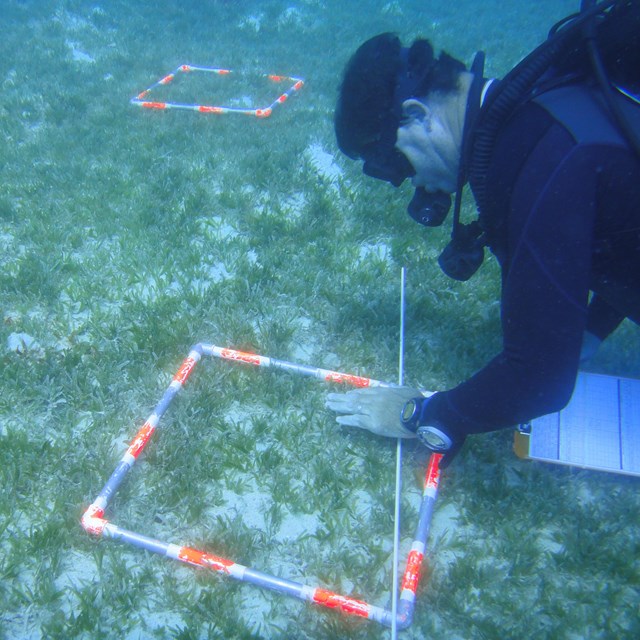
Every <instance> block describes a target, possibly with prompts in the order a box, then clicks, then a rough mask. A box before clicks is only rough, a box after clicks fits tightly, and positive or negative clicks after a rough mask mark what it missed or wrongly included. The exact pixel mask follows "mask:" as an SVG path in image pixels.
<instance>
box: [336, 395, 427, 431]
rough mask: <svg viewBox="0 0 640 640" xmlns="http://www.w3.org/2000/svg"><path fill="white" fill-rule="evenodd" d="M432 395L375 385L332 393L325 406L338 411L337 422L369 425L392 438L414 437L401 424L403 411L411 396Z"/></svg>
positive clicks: (366, 426)
mask: <svg viewBox="0 0 640 640" xmlns="http://www.w3.org/2000/svg"><path fill="white" fill-rule="evenodd" d="M423 395H424V396H427V395H431V394H430V393H426V392H425V393H422V392H420V391H418V390H417V389H411V388H410V387H373V388H366V389H354V390H353V391H348V392H347V393H330V394H329V395H328V396H327V402H326V406H327V409H331V410H332V411H335V412H336V413H338V414H341V415H338V417H337V418H336V422H337V423H338V424H341V425H344V426H349V427H359V428H360V429H367V430H368V431H371V433H375V434H376V435H379V436H387V437H389V438H415V437H416V436H415V434H413V433H411V432H410V431H408V430H407V429H405V428H404V427H403V426H402V422H401V421H400V414H401V412H402V409H403V407H404V405H405V403H406V402H407V401H408V400H411V398H419V397H420V396H423Z"/></svg>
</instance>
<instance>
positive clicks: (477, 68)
mask: <svg viewBox="0 0 640 640" xmlns="http://www.w3.org/2000/svg"><path fill="white" fill-rule="evenodd" d="M639 5H640V3H639V2H638V0H626V1H620V0H618V1H613V0H609V1H607V2H599V3H595V2H593V1H592V2H589V1H587V2H583V3H582V7H581V10H580V12H579V13H577V14H575V15H573V16H569V17H568V18H567V19H565V20H563V21H561V22H560V23H558V24H557V25H555V26H554V28H553V29H552V31H551V33H550V35H549V38H548V39H547V41H545V42H544V43H543V44H542V45H541V46H540V47H538V49H536V50H535V51H533V52H532V53H531V54H530V55H529V56H527V57H526V58H525V59H524V60H523V61H522V62H521V63H520V64H519V65H517V66H516V67H515V68H514V69H513V70H512V71H511V72H510V73H509V74H508V75H507V76H506V77H505V78H504V79H503V80H501V81H497V80H489V79H486V78H485V77H484V76H483V60H484V56H483V54H482V53H479V54H477V55H476V58H475V60H474V63H473V65H472V66H471V69H470V70H469V71H468V70H467V69H466V67H465V66H464V65H463V63H461V62H459V61H458V60H455V59H454V58H452V57H451V56H449V55H447V54H446V53H444V52H443V53H441V54H440V55H439V56H438V57H436V56H434V51H433V48H432V46H431V44H430V43H429V42H428V41H427V40H423V39H418V40H416V41H414V42H413V44H412V45H411V47H409V48H405V47H403V46H402V45H401V42H400V40H399V39H398V37H397V36H395V35H393V34H389V33H385V34H381V35H378V36H376V37H374V38H371V39H370V40H368V41H367V42H365V43H364V44H363V45H362V46H360V48H359V49H358V50H357V51H356V53H355V54H354V55H353V57H352V58H351V59H350V61H349V62H348V64H347V66H346V69H345V72H344V76H343V81H342V85H341V88H340V94H339V98H338V102H337V107H336V112H335V131H336V137H337V142H338V146H339V147H340V149H341V151H342V152H343V153H345V154H346V155H347V156H348V157H350V158H352V159H356V160H362V161H363V171H364V173H365V174H366V175H368V176H371V177H373V178H377V179H381V180H385V181H388V182H390V183H391V184H392V185H394V186H396V187H397V186H399V185H400V184H401V183H402V182H403V181H404V180H405V179H407V178H410V179H411V182H412V184H413V186H414V187H415V195H414V196H413V199H412V200H411V202H410V204H409V208H408V210H409V214H410V215H411V216H412V217H413V218H414V219H415V220H416V221H418V222H419V223H421V224H423V225H426V226H435V225H438V224H441V223H442V222H443V220H444V218H445V217H446V215H447V212H448V209H449V206H450V203H451V195H450V194H454V193H455V206H454V213H453V233H452V238H451V242H450V244H449V245H448V246H447V247H446V248H445V250H444V251H443V253H442V255H441V256H440V259H439V263H440V266H441V267H442V269H443V270H444V272H445V273H446V274H447V275H450V276H451V277H453V278H456V279H458V280H467V279H469V278H470V277H471V276H472V275H473V273H474V272H475V271H476V270H477V269H478V267H479V266H480V264H481V262H482V259H483V255H484V248H485V247H488V248H489V249H490V251H491V252H492V253H493V254H494V255H495V257H496V258H497V260H498V262H499V264H500V267H501V270H502V295H501V325H502V334H503V346H502V351H501V353H499V354H498V355H496V356H495V357H494V358H493V359H492V360H491V361H490V362H488V363H487V364H486V366H484V367H483V368H482V369H481V370H480V371H478V372H477V373H475V374H474V375H473V376H472V377H471V378H469V379H468V380H465V381H464V382H462V383H461V384H459V385H458V386H456V387H455V388H453V389H449V390H446V391H441V392H436V393H434V394H432V395H427V394H426V393H421V392H420V391H418V390H416V389H411V388H408V387H391V388H372V389H359V390H355V391H350V392H348V393H346V394H336V393H332V394H329V396H328V399H327V407H328V408H329V409H331V410H333V411H336V412H337V413H338V417H337V421H338V423H340V424H342V425H348V426H355V427H360V428H363V429H367V430H369V431H371V432H373V433H375V434H378V435H384V436H390V437H416V436H417V437H418V438H419V439H420V441H421V442H422V443H423V444H424V445H426V446H427V447H428V448H429V449H431V450H432V451H440V452H443V453H444V454H445V455H444V458H443V460H442V464H441V466H442V467H446V466H447V465H448V464H449V463H450V461H451V459H452V458H453V457H454V456H455V455H456V453H457V452H458V451H459V449H460V448H461V446H462V444H463V443H464V441H465V438H466V436H467V435H470V434H477V433H483V432H487V431H493V430H497V429H502V428H507V427H514V426H516V425H518V424H522V423H526V422H528V421H529V420H531V419H533V418H535V417H538V416H541V415H544V414H548V413H552V412H555V411H559V410H560V409H562V408H563V407H564V406H565V405H566V404H567V403H568V401H569V400H570V398H571V395H572V392H573V388H574V384H575V380H576V376H577V372H578V366H579V363H580V360H581V357H582V358H585V357H586V356H588V355H590V354H593V353H594V352H595V350H596V349H597V346H598V345H599V343H600V342H601V341H602V340H604V339H605V338H606V337H607V336H608V335H609V334H611V333H612V332H613V331H614V330H615V328H616V327H617V326H618V325H619V324H620V323H621V322H622V320H623V319H624V318H630V319H631V320H632V321H634V322H635V323H640V98H639V97H638V96H640V35H639V34H640V6H639ZM467 183H468V184H469V186H470V188H471V191H472V193H473V195H474V199H475V201H476V204H477V207H478V212H479V217H478V219H477V220H475V221H474V222H472V223H471V224H469V225H463V224H462V223H461V222H460V200H461V192H462V189H463V188H464V186H465V184H467Z"/></svg>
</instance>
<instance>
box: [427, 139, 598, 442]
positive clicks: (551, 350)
mask: <svg viewBox="0 0 640 640" xmlns="http://www.w3.org/2000/svg"><path fill="white" fill-rule="evenodd" d="M548 137H549V139H548V140H542V141H541V144H540V145H539V148H538V149H537V150H536V155H535V157H534V158H533V160H535V162H534V163H533V162H531V161H530V162H529V164H530V165H531V166H530V168H527V167H526V166H525V168H524V169H523V172H522V174H521V175H520V177H519V179H518V183H517V185H516V188H515V189H514V190H513V194H512V198H511V205H510V206H511V211H510V214H509V235H508V260H507V265H508V267H507V268H508V271H507V273H506V276H505V278H504V282H503V294H502V330H503V350H502V352H501V353H500V354H499V355H498V356H496V357H495V358H494V359H493V360H492V361H491V362H489V363H488V364H487V366H486V367H484V368H483V369H481V370H480V371H479V372H478V373H476V374H475V375H474V376H472V377H471V378H470V379H469V380H467V381H465V382H463V383H462V384H460V385H458V386H457V387H456V388H454V389H452V390H450V391H446V392H443V393H438V394H436V395H435V396H434V397H433V398H432V400H431V401H430V402H429V405H428V407H427V410H426V412H425V418H426V419H427V420H429V419H432V420H434V421H437V422H439V423H440V424H443V425H445V427H446V428H447V429H448V430H449V431H450V433H452V434H453V435H454V436H455V437H458V438H464V437H465V436H466V435H468V434H470V433H480V432H484V431H491V430H494V429H500V428H505V427H509V426H513V425H516V424H518V423H520V422H525V421H527V420H529V419H531V418H533V417H536V416H539V415H543V414H545V413H551V412H553V411H557V410H559V409H561V408H562V407H563V406H564V405H565V404H566V403H567V402H568V400H569V399H570V396H571V393H572V390H573V385H574V383H575V378H576V374H577V369H578V360H579V355H580V348H581V343H582V335H583V333H584V330H585V326H586V318H587V299H588V291H589V281H588V280H589V273H590V264H591V235H592V229H593V218H594V211H593V202H595V199H594V197H593V195H594V194H593V190H594V189H595V180H594V179H593V173H592V166H591V164H590V163H589V162H588V161H587V159H584V158H581V157H579V154H580V151H576V152H575V153H574V152H573V151H572V147H573V146H574V145H573V141H571V140H570V139H569V138H568V137H567V136H562V135H560V134H559V133H558V132H557V131H555V132H551V133H550V134H549V136H548ZM563 158H564V160H563ZM554 163H555V164H554Z"/></svg>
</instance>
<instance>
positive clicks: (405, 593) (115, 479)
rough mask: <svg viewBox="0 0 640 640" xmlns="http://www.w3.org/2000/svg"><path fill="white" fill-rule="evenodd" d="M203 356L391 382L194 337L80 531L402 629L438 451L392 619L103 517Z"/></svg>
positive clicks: (366, 382) (433, 491) (339, 378)
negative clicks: (124, 527)
mask: <svg viewBox="0 0 640 640" xmlns="http://www.w3.org/2000/svg"><path fill="white" fill-rule="evenodd" d="M203 356H213V357H216V358H221V359H223V360H227V361H233V362H240V363H244V364H248V365H253V366H257V367H265V368H274V369H278V370H281V371H288V372H289V373H292V374H294V375H301V376H307V377H313V378H316V379H318V380H321V381H324V382H330V383H338V384H345V385H349V386H354V387H391V386H395V385H392V384H390V383H387V382H382V381H380V380H374V379H373V378H366V377H362V376H356V375H351V374H347V373H341V372H339V371H331V370H328V369H322V368H319V367H312V366H308V365H303V364H297V363H293V362H287V361H285V360H278V359H276V358H270V357H267V356H261V355H257V354H253V353H246V352H243V351H237V350H235V349H229V348H224V347H218V346H215V345H213V344H205V343H198V344H196V345H195V346H193V347H192V348H191V350H190V352H189V355H188V356H187V358H185V360H184V361H183V362H182V365H181V366H180V368H179V369H178V371H177V373H176V374H175V376H174V377H173V379H172V381H171V383H170V384H169V386H168V388H167V389H166V390H165V392H164V394H163V395H162V398H161V399H160V401H159V402H158V404H157V405H156V407H155V409H154V411H153V413H152V414H151V415H150V416H149V417H148V418H147V420H146V422H145V423H144V424H143V425H142V427H141V428H140V429H139V431H138V433H137V434H136V436H135V438H134V439H133V441H132V442H131V444H130V445H129V448H128V449H127V451H126V452H125V454H124V455H123V457H122V458H121V460H120V462H119V463H118V465H117V466H116V468H115V470H114V471H113V473H112V474H111V477H110V478H109V479H108V480H107V482H106V484H105V485H104V487H103V488H102V491H101V492H100V493H99V494H98V497H97V498H96V499H95V500H94V501H93V502H92V503H91V505H90V506H89V507H88V508H87V509H86V511H85V512H84V514H83V516H82V521H81V522H82V526H83V528H84V529H85V531H86V532H87V533H89V534H91V535H94V536H98V537H103V538H107V539H113V540H119V541H121V542H125V543H128V544H131V545H133V546H135V547H139V548H141V549H145V550H147V551H151V552H153V553H157V554H159V555H162V556H165V557H167V558H172V559H174V560H178V561H180V562H183V563H186V564H189V565H192V566H195V567H200V568H205V569H209V570H211V571H214V572H216V573H218V574H221V575H223V576H227V577H229V578H234V579H236V580H239V581H243V582H249V583H251V584H254V585H257V586H259V587H264V588H267V589H271V590H274V591H278V592H280V593H283V594H286V595H289V596H292V597H295V598H298V599H300V600H304V601H307V602H312V603H315V604H318V605H321V606H324V607H328V608H331V609H337V610H339V611H342V612H343V613H345V614H348V615H354V616H359V617H361V618H365V619H367V620H373V621H376V622H379V623H380V624H382V625H384V626H388V627H393V623H394V622H395V625H396V626H397V628H398V629H406V628H407V627H408V626H409V625H410V624H411V622H412V620H413V612H414V607H415V602H416V592H417V589H418V583H419V579H420V569H421V566H422V561H423V558H424V554H425V551H426V541H427V537H428V535H429V528H430V524H431V518H432V515H433V509H434V505H435V501H436V497H437V494H438V485H439V480H440V461H441V459H442V455H441V454H436V453H434V454H432V455H431V458H430V460H429V464H428V467H427V471H426V475H425V483H424V491H423V494H422V502H421V506H420V512H419V516H418V524H417V527H416V531H415V535H414V539H413V543H412V545H411V550H410V552H409V555H408V557H407V561H406V568H405V571H404V575H403V577H402V581H401V589H400V598H399V602H398V606H397V610H396V613H395V620H394V618H393V615H394V614H393V613H392V611H390V610H387V609H384V608H382V607H379V606H375V605H372V604H369V603H367V602H365V601H363V600H358V599H355V598H352V597H350V596H345V595H341V594H339V593H335V592H333V591H330V590H328V589H325V588H323V587H320V586H308V585H305V584H301V583H298V582H294V581H292V580H288V579H286V578H280V577H277V576H273V575H270V574H267V573H263V572H261V571H258V570H256V569H252V568H250V567H247V566H244V565H242V564H239V563H237V562H235V561H233V560H229V559H226V558H221V557H218V556H215V555H213V554H210V553H207V552H205V551H198V550H196V549H193V548H191V547H187V546H183V545H179V544H174V543H168V542H162V541H160V540H155V539H153V538H150V537H148V536H146V535H143V534H140V533H135V532H133V531H129V530H127V529H123V528H122V527H119V526H117V525H115V524H113V523H111V522H109V521H108V520H106V519H105V517H104V516H105V511H106V509H107V507H108V505H109V502H110V501H111V499H112V498H113V497H114V495H115V494H116V492H117V491H118V488H119V487H120V485H121V484H122V482H123V480H124V479H125V477H126V476H127V474H128V473H129V471H130V470H131V468H132V467H133V465H134V464H135V462H136V460H137V459H138V457H139V456H140V454H141V453H142V451H143V450H144V448H145V447H146V445H147V443H148V442H149V440H150V439H151V437H152V436H153V434H154V433H155V431H156V428H157V427H158V424H159V422H160V419H161V418H162V416H163V414H164V413H165V411H166V410H167V409H168V407H169V405H170V404H171V402H172V400H173V399H174V398H175V396H176V395H177V393H178V392H179V391H180V389H182V387H183V386H184V384H185V383H186V381H187V379H188V378H189V376H190V375H191V373H192V372H193V370H194V369H195V367H196V365H197V364H198V362H199V361H200V360H201V359H202V357H203Z"/></svg>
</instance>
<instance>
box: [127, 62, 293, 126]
mask: <svg viewBox="0 0 640 640" xmlns="http://www.w3.org/2000/svg"><path fill="white" fill-rule="evenodd" d="M191 73H205V74H213V75H216V76H230V75H232V74H238V72H235V71H232V70H231V69H217V68H214V67H198V66H194V65H190V64H181V65H180V66H179V67H178V68H177V69H176V70H175V71H172V72H171V73H169V74H168V75H166V76H164V77H163V78H161V79H160V80H158V81H157V82H155V83H154V84H152V85H151V86H150V87H149V88H148V89H145V90H144V91H142V92H141V93H139V94H138V95H137V96H135V97H134V98H131V104H135V105H138V106H139V107H143V108H144V109H157V110H167V109H183V110H187V111H196V112H197V113H209V114H216V115H223V114H226V113H240V114H243V115H247V116H255V117H256V118H268V117H269V116H270V115H271V114H272V113H273V110H274V108H275V107H277V106H278V105H282V104H284V103H285V102H286V101H287V100H288V99H289V97H290V96H291V95H293V94H294V93H296V92H298V91H300V89H302V87H303V86H304V80H302V79H301V78H293V77H291V76H283V75H278V74H275V73H264V74H260V77H262V78H265V79H267V80H268V81H270V82H272V83H273V84H280V83H289V82H290V83H291V86H290V87H289V88H288V89H287V90H286V91H285V92H284V93H281V94H280V95H279V96H278V97H276V98H275V100H273V102H271V103H270V104H267V105H265V106H263V107H259V108H252V109H249V108H247V109H243V108H240V107H232V106H224V105H210V104H186V103H183V102H161V101H157V100H156V101H154V100H151V99H150V94H151V93H152V92H153V91H154V90H155V89H157V88H158V87H162V86H166V85H168V84H171V83H172V82H173V81H174V80H175V79H176V77H177V76H179V75H182V74H191Z"/></svg>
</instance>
